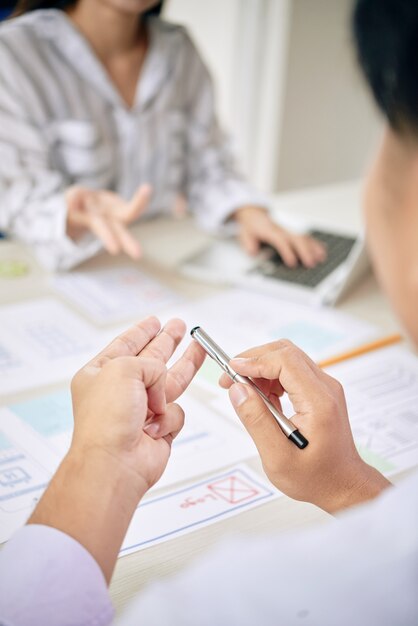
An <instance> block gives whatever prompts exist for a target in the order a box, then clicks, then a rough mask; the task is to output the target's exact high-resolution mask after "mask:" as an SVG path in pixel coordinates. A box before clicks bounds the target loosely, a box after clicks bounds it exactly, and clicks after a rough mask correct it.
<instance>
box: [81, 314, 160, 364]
mask: <svg viewBox="0 0 418 626" xmlns="http://www.w3.org/2000/svg"><path fill="white" fill-rule="evenodd" d="M160 328H161V324H160V321H159V320H158V319H157V318H156V317H154V316H151V317H147V318H145V319H144V320H141V321H140V322H138V324H135V326H132V327H131V328H129V329H128V330H127V331H126V332H124V333H122V334H121V335H119V337H116V339H114V340H113V341H112V342H111V343H110V344H109V345H108V346H106V348H105V349H104V350H102V351H101V352H99V354H98V355H97V356H95V357H94V358H93V359H92V360H91V361H90V362H89V365H91V366H93V367H99V368H100V367H102V366H103V365H104V364H105V363H106V362H107V361H109V360H110V359H115V358H117V357H121V356H137V355H138V354H139V353H140V352H141V350H143V348H145V346H147V345H148V344H149V342H150V341H151V340H152V339H153V338H154V337H155V336H156V335H157V333H158V331H159V330H160Z"/></svg>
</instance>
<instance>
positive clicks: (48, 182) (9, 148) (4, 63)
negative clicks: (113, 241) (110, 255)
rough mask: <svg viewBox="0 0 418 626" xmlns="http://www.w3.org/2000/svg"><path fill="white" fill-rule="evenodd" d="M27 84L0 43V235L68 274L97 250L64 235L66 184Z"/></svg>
mask: <svg viewBox="0 0 418 626" xmlns="http://www.w3.org/2000/svg"><path fill="white" fill-rule="evenodd" d="M22 84H23V85H24V86H25V87H26V91H25V90H22V91H25V96H24V95H22V94H20V92H19V91H18V86H21V85H22ZM28 84H29V85H30V81H27V80H26V78H25V76H24V75H23V70H22V69H21V68H19V67H17V66H16V62H14V61H13V60H12V59H11V57H9V55H8V53H7V49H6V48H5V47H4V46H3V45H1V43H0V231H3V232H5V233H7V234H10V235H11V236H14V237H17V238H18V239H20V240H21V241H24V242H26V243H28V244H30V245H31V246H32V247H33V249H34V251H35V253H36V255H37V256H38V258H39V260H40V261H41V263H42V264H43V265H44V266H46V267H47V268H48V269H67V268H69V267H72V266H74V265H76V264H77V263H80V262H81V261H83V260H85V259H86V258H88V257H90V256H92V255H93V254H94V253H95V252H97V251H98V250H99V249H100V247H101V246H100V242H98V240H97V239H96V238H94V237H92V236H90V235H86V236H85V237H84V238H82V239H81V240H80V241H79V242H77V244H76V243H74V242H73V241H72V240H71V239H70V238H69V237H67V235H66V218H67V207H66V202H65V198H64V193H65V190H66V188H67V187H68V186H69V185H70V182H69V181H68V180H66V178H65V177H64V176H63V174H62V173H61V172H59V171H58V170H57V169H55V168H54V165H53V163H52V162H51V154H50V147H49V145H48V139H47V137H46V129H45V128H42V127H41V125H40V124H37V123H35V122H34V120H32V119H31V115H30V103H28V102H27V98H28V94H30V88H29V87H28Z"/></svg>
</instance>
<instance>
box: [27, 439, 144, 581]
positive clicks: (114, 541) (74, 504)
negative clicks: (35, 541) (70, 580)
mask: <svg viewBox="0 0 418 626" xmlns="http://www.w3.org/2000/svg"><path fill="white" fill-rule="evenodd" d="M144 493H145V486H144V485H141V484H138V478H137V476H136V475H135V474H134V473H133V472H132V470H129V469H128V468H126V467H125V466H123V465H122V464H121V463H120V462H119V461H118V460H117V459H116V458H115V457H113V456H111V455H109V454H108V453H107V452H104V451H101V450H100V451H98V450H91V451H89V452H87V451H84V452H83V453H81V452H79V451H77V450H70V452H69V453H68V455H67V456H66V457H65V459H64V460H63V462H62V464H61V466H60V468H59V469H58V471H57V473H56V474H55V476H54V478H53V479H52V481H51V483H50V485H49V487H48V489H47V491H46V492H45V494H44V496H43V497H42V499H41V501H40V503H39V504H38V506H37V508H36V510H35V511H34V513H33V515H32V516H31V518H30V519H29V521H28V523H29V524H42V525H45V526H52V527H54V528H57V529H58V530H61V531H62V532H64V533H66V534H67V535H69V536H70V537H72V538H73V539H75V540H76V541H78V542H79V543H80V544H81V545H82V546H84V547H85V548H86V549H87V550H88V551H89V552H90V554H91V555H92V556H93V558H94V559H95V560H96V561H97V563H98V564H99V566H100V568H101V569H102V571H103V574H104V576H105V578H106V581H107V582H108V583H109V581H110V579H111V576H112V572H113V569H114V566H115V562H116V559H117V555H118V552H119V550H120V547H121V545H122V541H123V539H124V536H125V534H126V531H127V529H128V526H129V523H130V521H131V519H132V516H133V514H134V511H135V509H136V507H137V506H138V502H139V500H140V499H141V497H142V496H143V494H144Z"/></svg>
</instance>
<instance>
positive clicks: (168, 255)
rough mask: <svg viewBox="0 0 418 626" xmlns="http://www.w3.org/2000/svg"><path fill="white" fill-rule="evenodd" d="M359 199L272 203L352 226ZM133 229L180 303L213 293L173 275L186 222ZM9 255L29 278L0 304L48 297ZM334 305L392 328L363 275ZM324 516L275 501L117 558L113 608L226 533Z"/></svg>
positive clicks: (6, 290)
mask: <svg viewBox="0 0 418 626" xmlns="http://www.w3.org/2000/svg"><path fill="white" fill-rule="evenodd" d="M359 197H360V188H359V185H358V184H350V185H341V186H336V187H329V188H321V189H316V190H306V191H300V192H297V193H292V194H282V195H281V196H278V197H277V198H276V199H275V202H274V205H275V209H276V210H277V211H278V214H281V212H282V211H283V210H287V211H291V212H292V215H293V216H294V217H298V216H305V217H309V218H312V217H314V218H315V219H316V220H324V221H326V222H327V223H330V224H336V225H337V226H338V225H339V224H341V220H344V223H346V224H350V225H351V226H352V227H353V228H358V227H359V226H360V221H361V220H360V210H359ZM137 231H138V237H139V238H140V240H141V242H142V245H143V248H144V252H145V258H144V260H143V261H141V268H142V269H144V270H145V271H147V272H149V273H150V274H151V275H152V276H155V277H156V278H158V280H160V281H162V282H163V283H165V284H167V285H170V287H172V288H174V289H175V290H177V291H178V292H179V293H180V294H183V295H184V296H186V297H188V298H193V299H197V298H201V297H203V296H206V295H210V294H211V293H215V292H216V291H219V289H217V288H216V287H215V286H213V285H212V286H208V285H204V284H201V283H198V282H196V281H191V280H190V279H185V278H182V277H181V276H179V275H178V274H176V272H175V271H174V270H173V268H175V266H176V264H177V263H178V262H179V261H180V260H181V259H182V258H184V257H186V256H187V255H189V254H190V253H191V252H192V251H193V250H197V249H199V248H200V247H201V246H202V245H203V244H204V243H205V241H206V240H207V239H208V238H207V236H206V235H204V234H202V233H201V232H198V231H197V229H196V227H195V226H194V225H193V223H192V221H191V220H190V219H186V220H182V221H172V220H169V219H158V220H155V221H149V222H145V223H142V224H140V225H139V226H138V227H137ZM12 258H18V259H20V258H26V260H27V262H28V264H29V265H30V273H29V274H28V275H27V276H26V277H21V278H14V279H1V278H0V304H5V303H9V302H17V301H19V300H25V299H28V298H32V297H35V296H40V295H45V294H46V293H50V291H49V287H48V276H47V274H46V273H45V272H43V271H42V270H40V269H39V267H38V266H37V265H36V263H35V262H34V261H33V259H32V256H31V254H30V252H28V251H26V250H25V249H24V248H23V247H22V246H21V245H19V244H16V243H10V242H7V241H6V242H1V243H0V260H1V259H12ZM115 262H116V263H124V264H125V263H126V259H120V260H116V261H115V259H113V258H110V257H108V256H107V255H105V254H101V255H99V256H98V257H96V258H95V259H92V260H90V261H88V262H87V263H85V264H84V266H83V267H85V268H97V267H105V266H109V265H112V264H114V263H115ZM338 308H339V309H341V310H343V311H346V312H348V313H351V314H354V315H357V316H358V317H360V318H363V319H365V320H367V321H372V322H374V323H376V324H378V325H379V326H381V328H382V332H388V331H390V332H392V331H395V330H398V329H399V326H398V324H397V322H396V320H395V318H394V316H393V314H392V313H391V311H390V309H389V307H388V305H387V303H386V300H385V298H384V297H383V295H382V294H381V293H380V291H379V289H378V286H377V284H376V281H375V279H374V277H373V276H372V275H371V274H369V275H368V276H366V277H365V278H364V280H363V281H362V282H361V283H360V284H359V285H358V286H357V287H356V288H355V289H354V290H353V292H352V293H351V294H350V295H349V296H348V297H347V298H346V299H345V301H343V302H342V303H341V304H340V305H339V306H338ZM55 388H56V387H55ZM53 389H54V387H52V386H51V387H50V388H45V392H48V391H52V390H53ZM29 396H30V394H29V393H28V392H26V393H22V394H15V395H13V396H12V395H10V396H7V397H5V398H2V402H4V403H8V402H17V401H23V400H25V399H27V398H28V397H29ZM249 465H250V466H251V467H252V468H253V469H256V470H260V464H259V462H258V461H257V460H254V461H251V462H250V463H249ZM327 517H328V516H327V515H326V514H325V513H323V512H321V511H319V510H318V509H316V508H315V507H314V506H312V505H309V504H305V503H300V502H295V501H292V500H290V499H289V498H286V497H283V498H279V499H277V500H276V501H274V502H271V503H269V504H266V505H264V506H260V507H258V508H256V509H253V510H251V511H248V512H245V513H242V514H240V515H239V516H237V517H233V518H231V519H228V520H224V521H221V522H219V523H217V524H214V525H212V526H208V527H206V528H204V529H201V530H197V531H195V532H193V533H191V534H188V535H186V536H183V537H181V538H177V539H174V540H172V541H169V542H166V543H163V544H161V545H159V546H155V547H151V548H148V549H146V550H142V551H140V552H137V553H134V554H131V555H128V556H124V557H122V558H121V559H119V561H118V563H117V567H116V571H115V575H114V577H113V581H112V584H111V595H112V598H113V601H114V603H115V605H116V608H117V610H120V609H121V608H122V607H123V606H124V605H125V603H126V602H127V600H128V599H129V598H131V597H132V596H133V595H134V594H135V593H136V592H137V591H138V590H139V589H141V587H143V586H144V585H145V584H146V583H147V582H151V581H153V580H155V579H157V578H160V577H162V576H165V575H167V574H172V573H175V572H177V571H179V570H180V569H181V568H183V567H184V566H185V565H186V564H187V563H189V562H190V561H191V560H192V559H194V558H196V556H197V555H199V554H200V553H202V552H204V551H205V550H207V549H209V548H210V546H211V545H213V544H214V543H215V542H216V541H218V540H219V539H220V538H221V537H223V536H225V535H227V534H228V533H233V534H236V533H248V534H253V533H260V532H264V531H276V532H285V531H288V530H294V529H297V528H300V527H303V526H307V525H312V524H315V523H321V522H323V521H324V520H325V519H326V518H327Z"/></svg>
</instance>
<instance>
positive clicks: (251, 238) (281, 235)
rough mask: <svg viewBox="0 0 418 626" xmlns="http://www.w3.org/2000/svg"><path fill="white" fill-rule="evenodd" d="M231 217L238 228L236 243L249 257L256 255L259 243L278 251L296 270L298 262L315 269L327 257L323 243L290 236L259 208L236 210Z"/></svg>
mask: <svg viewBox="0 0 418 626" xmlns="http://www.w3.org/2000/svg"><path fill="white" fill-rule="evenodd" d="M234 218H235V220H236V221H237V223H238V224H239V227H240V230H239V234H238V237H239V240H240V242H241V245H242V247H243V248H244V250H246V251H247V252H248V254H251V255H255V254H257V252H258V251H259V249H260V244H262V243H267V244H269V245H271V246H273V248H275V249H276V250H277V252H278V253H279V254H280V256H281V257H282V259H283V262H284V263H285V264H286V265H287V266H288V267H295V266H296V265H297V264H298V261H301V262H302V264H303V265H304V266H305V267H315V266H316V265H318V263H322V261H324V260H325V258H326V249H325V247H324V246H323V244H322V243H320V242H319V241H317V240H316V239H313V238H312V237H309V236H308V235H299V234H295V233H291V232H289V231H288V230H286V229H285V228H282V227H281V226H279V225H278V224H276V223H275V222H273V220H272V219H271V217H270V216H269V214H268V212H267V211H266V210H265V209H263V208H261V207H256V206H247V207H242V208H240V209H238V210H237V211H236V213H235V214H234Z"/></svg>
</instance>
